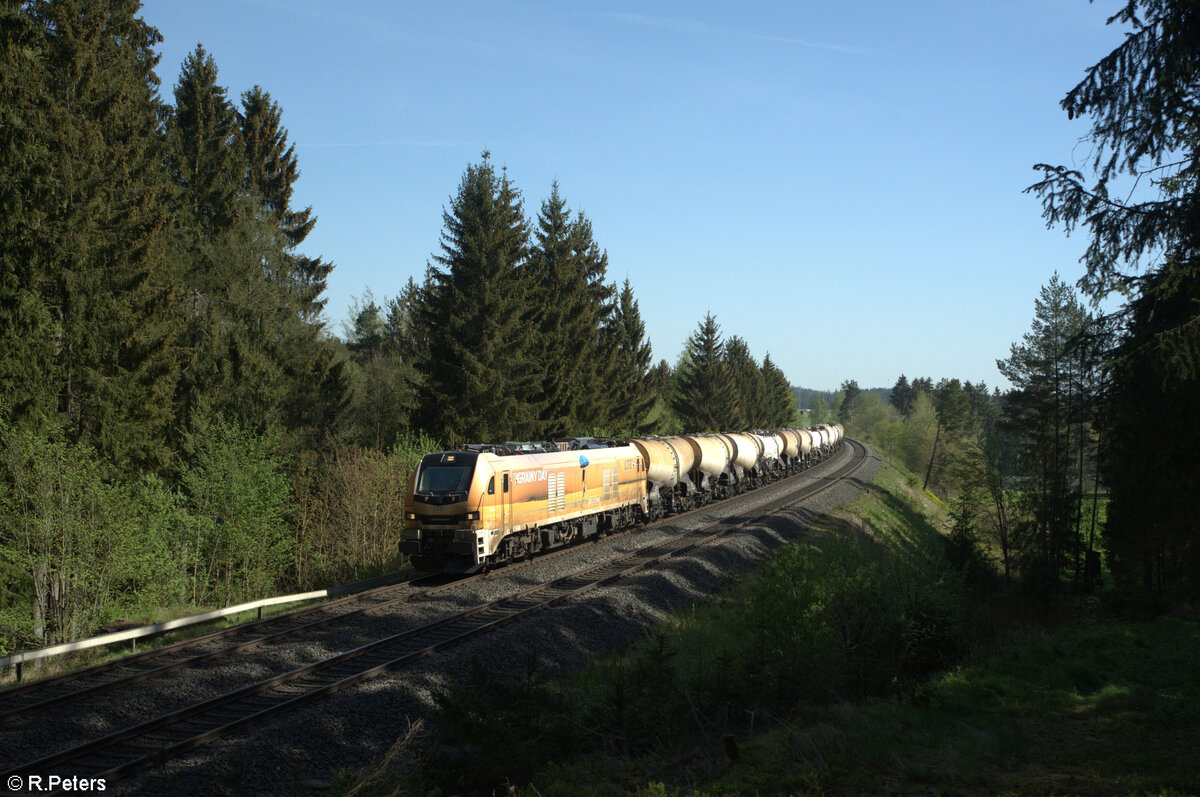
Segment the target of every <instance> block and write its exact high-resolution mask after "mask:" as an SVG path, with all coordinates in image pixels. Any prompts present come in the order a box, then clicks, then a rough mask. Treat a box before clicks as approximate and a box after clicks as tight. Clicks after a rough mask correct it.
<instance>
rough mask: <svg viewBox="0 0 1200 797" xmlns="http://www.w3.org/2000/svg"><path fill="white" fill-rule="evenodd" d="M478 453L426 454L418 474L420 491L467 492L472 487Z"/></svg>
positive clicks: (418, 489)
mask: <svg viewBox="0 0 1200 797" xmlns="http://www.w3.org/2000/svg"><path fill="white" fill-rule="evenodd" d="M477 457H478V454H473V453H460V452H454V453H446V454H426V455H425V457H424V458H423V459H422V460H421V472H420V474H419V475H418V476H417V490H416V491H417V492H418V493H465V492H467V491H468V490H469V489H470V487H471V477H472V476H473V475H474V473H475V459H476V458H477Z"/></svg>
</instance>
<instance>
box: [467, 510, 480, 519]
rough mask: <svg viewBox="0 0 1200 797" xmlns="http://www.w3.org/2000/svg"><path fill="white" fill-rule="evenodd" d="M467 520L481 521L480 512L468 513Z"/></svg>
mask: <svg viewBox="0 0 1200 797" xmlns="http://www.w3.org/2000/svg"><path fill="white" fill-rule="evenodd" d="M467 520H479V513H478V512H468V513H467Z"/></svg>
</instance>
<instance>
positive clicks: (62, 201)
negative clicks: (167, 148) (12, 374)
mask: <svg viewBox="0 0 1200 797" xmlns="http://www.w3.org/2000/svg"><path fill="white" fill-rule="evenodd" d="M137 7H138V4H137V3H136V2H134V0H47V2H34V3H25V4H20V8H19V9H17V8H8V9H6V10H5V15H6V16H5V26H6V28H9V24H10V23H11V24H12V25H13V27H14V28H16V30H15V31H14V32H15V33H17V35H18V36H23V37H26V38H25V42H24V45H25V46H24V47H23V49H22V51H21V52H19V53H12V52H10V53H7V54H6V55H5V56H4V59H3V60H4V61H5V62H6V63H8V64H12V63H13V61H12V60H11V59H12V58H14V57H15V58H19V59H21V61H18V63H21V62H23V63H24V65H25V66H34V65H36V66H37V69H36V70H35V71H34V73H33V74H34V75H36V76H37V83H34V82H32V81H30V80H28V79H27V78H25V77H22V78H18V79H17V82H16V83H15V84H14V85H13V88H12V89H11V90H15V91H18V92H24V93H25V98H26V99H28V100H30V101H31V106H30V108H29V111H30V113H29V114H28V115H27V118H29V119H30V121H31V122H32V124H31V125H17V126H16V127H15V128H14V129H12V131H11V134H14V135H16V136H19V137H23V138H24V144H26V145H28V149H27V150H26V157H27V158H28V162H27V163H26V164H25V165H23V166H22V167H21V168H20V170H19V171H18V172H17V174H19V175H20V176H21V178H22V179H23V180H25V181H26V183H25V186H24V187H23V189H24V188H28V189H29V191H30V193H29V194H27V195H26V196H25V197H24V199H23V200H22V201H21V202H19V203H17V204H16V205H15V206H14V207H13V209H14V211H15V214H16V215H15V218H13V219H7V220H6V221H5V222H4V223H5V224H9V223H12V222H14V221H15V222H16V223H17V224H18V226H19V227H23V229H18V230H17V234H16V235H15V236H14V238H13V239H12V240H11V241H10V240H9V239H8V238H7V237H6V238H5V241H4V243H3V244H0V248H3V249H4V250H6V251H9V252H11V251H12V250H10V247H12V246H16V247H20V248H23V249H24V252H23V254H20V255H19V256H20V257H23V258H28V259H27V260H26V261H25V263H24V264H23V265H21V266H19V268H21V269H23V270H26V272H27V274H28V276H29V277H30V278H31V280H30V282H29V283H28V287H26V289H25V290H24V291H18V295H17V300H18V301H17V302H16V307H17V308H18V312H19V313H20V315H18V316H17V318H19V319H20V321H19V323H20V324H21V325H23V326H24V327H25V328H26V329H27V330H29V331H33V330H34V329H35V328H36V327H37V326H40V327H41V330H42V331H43V332H50V333H51V336H50V340H52V341H53V344H52V345H53V347H54V352H53V358H52V360H51V361H50V362H49V363H45V361H42V363H43V364H42V365H38V366H36V367H37V368H38V369H39V370H41V369H42V368H43V367H44V365H46V364H48V365H49V368H48V369H46V371H45V373H48V374H50V381H51V382H52V384H53V389H54V393H55V396H54V404H55V408H56V410H57V412H58V414H59V417H60V418H61V419H62V420H63V421H64V422H65V424H66V426H67V428H68V430H69V432H70V434H71V437H72V439H73V440H74V441H84V442H87V443H89V444H91V445H93V446H94V447H95V448H96V449H97V450H98V451H99V452H100V454H101V455H102V457H103V459H104V460H105V461H107V462H108V463H112V464H115V466H116V467H117V468H119V469H121V470H125V469H130V470H137V469H139V468H141V467H151V468H155V467H160V466H162V465H163V464H164V463H165V462H166V459H167V457H168V456H169V452H168V450H167V449H166V447H165V445H164V439H163V438H164V434H163V432H164V430H165V429H166V428H168V427H169V426H170V424H171V418H172V406H171V401H170V396H171V393H172V389H173V386H174V381H175V378H176V374H177V370H176V361H175V358H174V352H173V350H172V341H173V338H174V326H173V324H172V319H171V317H170V315H169V314H168V312H167V308H168V307H170V306H171V304H172V301H173V287H172V286H173V283H174V281H175V272H174V269H173V267H172V263H171V261H170V259H169V249H168V247H167V245H166V243H167V242H166V239H165V236H164V232H165V230H166V228H167V227H168V225H169V222H170V216H169V213H170V207H171V205H172V199H171V193H172V192H171V186H170V184H169V183H168V182H167V181H166V179H165V176H164V174H163V172H162V167H161V164H162V139H161V136H160V133H159V129H158V119H159V116H160V111H161V105H160V103H159V99H158V94H157V85H158V84H157V79H156V77H155V76H154V72H153V68H154V65H155V63H156V62H157V55H156V54H155V53H154V45H155V44H156V43H157V42H158V41H159V40H160V37H159V35H158V32H157V31H155V30H154V29H153V28H151V27H149V26H147V25H146V24H145V23H144V22H142V21H141V20H140V19H137V18H135V16H134V15H135V13H136V12H137ZM30 23H31V24H30ZM9 29H10V30H11V29H12V28H9ZM10 76H12V77H16V76H15V75H12V74H11V73H10ZM8 90H10V89H7V88H6V89H5V91H8ZM37 110H40V111H41V112H42V113H41V114H37V113H36V111H37ZM39 117H40V118H39ZM4 135H5V137H7V136H8V135H10V130H9V128H7V127H6V128H5V132H4ZM9 151H10V152H11V150H9ZM23 189H22V190H23ZM51 192H52V196H53V200H52V201H49V202H45V204H42V202H43V200H45V199H50V197H51ZM10 196H11V195H10ZM34 203H37V204H38V205H39V207H36V208H35V207H34V206H33V205H34ZM31 221H36V224H35V225H34V226H29V223H30V222H31ZM18 251H20V250H18ZM4 259H5V260H9V258H8V257H5V258H4ZM9 262H10V263H11V262H12V261H11V260H9ZM8 268H10V269H11V268H12V267H11V266H9V267H8ZM30 287H34V288H36V291H37V293H38V294H40V301H36V300H35V299H34V297H33V295H32V293H31V292H30V290H29V288H30ZM47 313H49V315H50V319H51V323H50V326H48V327H47V326H45V322H46V320H47V317H46V314H47ZM32 345H33V349H32V352H33V354H34V362H37V358H40V357H41V356H44V354H45V349H44V347H42V346H40V345H39V344H36V343H35V344H32ZM26 376H34V374H32V373H27V374H26ZM39 383H40V385H42V386H45V385H46V382H45V380H44V379H38V378H36V377H35V379H34V381H33V382H32V384H35V385H37V384H39ZM42 389H43V388H42V387H40V386H39V387H35V388H34V390H35V391H37V392H39V393H40V392H41V390H42ZM39 404H40V406H42V407H44V406H45V403H44V402H41V401H39Z"/></svg>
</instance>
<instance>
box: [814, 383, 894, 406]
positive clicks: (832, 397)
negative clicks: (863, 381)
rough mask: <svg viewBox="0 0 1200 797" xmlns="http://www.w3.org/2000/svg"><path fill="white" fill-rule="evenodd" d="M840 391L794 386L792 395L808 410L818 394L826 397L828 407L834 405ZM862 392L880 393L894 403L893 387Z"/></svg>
mask: <svg viewBox="0 0 1200 797" xmlns="http://www.w3.org/2000/svg"><path fill="white" fill-rule="evenodd" d="M839 392H840V391H837V390H813V389H812V388H807V387H795V386H793V387H792V395H793V396H795V397H796V405H797V406H798V407H800V409H802V410H806V409H808V408H809V407H811V406H812V400H813V398H814V397H816V396H820V397H821V398H823V399H825V406H826V407H832V406H833V403H834V402H835V401H837V397H838V393H839ZM862 393H863V395H864V396H865V395H866V394H867V393H876V394H878V396H879V398H881V399H883V403H884V404H891V403H892V389H891V388H890V387H870V388H863V390H862Z"/></svg>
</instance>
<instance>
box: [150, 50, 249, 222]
mask: <svg viewBox="0 0 1200 797" xmlns="http://www.w3.org/2000/svg"><path fill="white" fill-rule="evenodd" d="M167 130H168V139H169V142H170V161H169V163H170V168H171V173H172V176H173V177H174V179H175V181H176V182H177V183H178V184H179V185H180V186H181V187H182V188H183V189H184V194H183V197H184V203H185V205H186V207H187V209H188V211H189V215H190V217H191V218H192V219H193V220H194V221H195V222H196V224H197V226H198V228H199V231H200V234H201V235H202V236H204V237H207V238H211V237H212V236H213V235H214V234H216V233H217V232H220V231H224V230H228V229H229V228H231V227H232V226H233V225H234V223H235V222H236V221H237V217H238V214H239V210H240V208H239V206H240V203H239V198H240V197H241V196H242V195H243V192H244V186H245V182H246V180H245V175H246V155H245V150H244V148H243V147H242V144H241V141H240V131H239V126H238V118H237V111H236V110H235V109H234V107H233V105H232V104H231V103H230V102H229V98H228V97H227V96H226V91H225V89H224V88H223V87H221V86H220V85H218V84H217V64H216V61H214V60H213V57H212V56H211V55H209V54H208V53H207V52H206V51H205V50H204V47H203V46H202V45H199V44H198V45H196V49H195V50H193V51H192V52H191V53H189V54H188V56H187V58H185V59H184V62H183V67H182V68H181V70H180V74H179V83H178V84H177V85H176V87H175V107H174V109H173V111H172V113H171V117H170V121H169V124H168V127H167Z"/></svg>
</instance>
